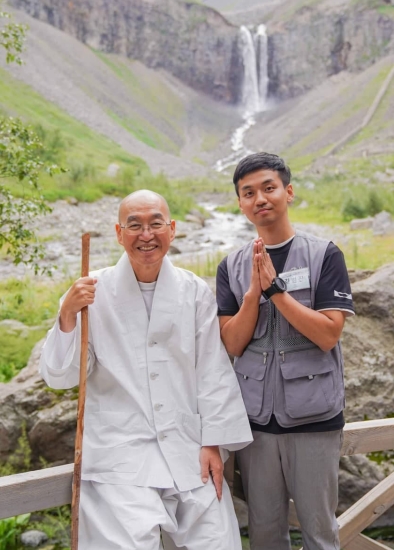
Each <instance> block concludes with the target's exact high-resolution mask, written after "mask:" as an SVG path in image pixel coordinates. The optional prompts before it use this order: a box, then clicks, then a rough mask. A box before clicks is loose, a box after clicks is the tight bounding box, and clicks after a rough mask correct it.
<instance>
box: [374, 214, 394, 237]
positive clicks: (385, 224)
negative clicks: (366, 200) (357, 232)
mask: <svg viewBox="0 0 394 550" xmlns="http://www.w3.org/2000/svg"><path fill="white" fill-rule="evenodd" d="M372 229H373V234H374V235H388V234H390V233H394V222H393V217H392V215H391V214H390V213H389V212H385V211H383V212H379V214H376V216H375V217H374V219H373V225H372Z"/></svg>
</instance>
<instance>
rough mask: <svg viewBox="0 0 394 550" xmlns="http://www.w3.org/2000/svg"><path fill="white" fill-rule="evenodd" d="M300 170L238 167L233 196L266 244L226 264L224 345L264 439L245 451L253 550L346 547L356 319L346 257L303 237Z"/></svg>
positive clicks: (261, 161)
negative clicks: (342, 521)
mask: <svg viewBox="0 0 394 550" xmlns="http://www.w3.org/2000/svg"><path fill="white" fill-rule="evenodd" d="M290 178H291V172H290V169H289V168H288V167H287V166H286V164H285V163H284V161H283V160H282V159H281V158H279V157H278V156H276V155H271V154H268V153H255V154H252V155H249V156H247V157H246V158H244V159H243V160H241V162H240V163H239V164H238V166H237V168H236V170H235V173H234V179H233V181H234V184H235V190H236V192H237V195H238V200H239V206H240V208H241V211H242V212H243V214H245V216H246V217H247V218H248V220H249V221H250V222H251V223H253V224H254V225H255V227H256V230H257V233H258V238H256V239H255V240H254V241H252V242H250V243H248V244H246V245H245V246H244V247H242V248H241V249H240V250H237V251H236V252H233V253H232V254H230V255H229V256H228V257H227V258H225V259H224V260H223V261H222V262H221V264H220V265H219V267H218V273H217V300H218V313H219V316H220V326H221V336H222V339H223V342H224V344H225V346H226V348H227V351H228V352H229V353H230V354H232V355H234V357H235V361H234V368H235V371H236V373H237V377H238V381H239V384H240V387H241V391H242V395H243V398H244V401H245V405H246V409H247V412H248V415H249V420H250V423H251V427H252V430H253V436H254V442H253V443H252V444H251V445H249V446H248V447H246V448H245V449H242V450H241V451H239V452H238V453H237V461H238V464H239V467H240V470H241V476H242V483H243V487H244V491H245V494H246V498H247V501H248V504H249V536H250V544H251V550H290V548H291V545H290V537H289V528H288V506H289V499H290V498H293V499H294V503H295V507H296V510H297V515H298V519H299V521H300V524H301V530H302V537H303V544H304V550H334V549H335V550H339V548H340V547H339V539H338V525H337V521H336V519H335V510H336V506H337V500H338V467H339V456H340V448H341V442H342V428H343V426H344V417H343V408H344V405H345V397H344V383H343V360H342V353H341V346H340V342H339V338H340V335H341V332H342V329H343V325H344V322H345V318H346V316H348V315H352V314H353V313H354V310H353V303H352V296H351V290H350V283H349V278H348V274H347V270H346V265H345V262H344V259H343V255H342V253H341V251H340V250H339V249H338V248H337V247H336V246H335V245H334V244H333V243H332V242H330V241H329V240H325V239H321V238H318V237H315V236H313V235H310V234H307V233H304V232H301V231H295V230H294V228H293V227H292V225H291V224H290V221H289V217H288V206H289V204H290V203H291V202H292V200H293V198H294V191H293V187H292V185H291V183H290Z"/></svg>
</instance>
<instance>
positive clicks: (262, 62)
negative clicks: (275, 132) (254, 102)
mask: <svg viewBox="0 0 394 550" xmlns="http://www.w3.org/2000/svg"><path fill="white" fill-rule="evenodd" d="M254 42H255V49H256V65H257V73H258V82H259V100H260V111H264V110H265V109H266V108H267V95H268V37H267V32H266V27H265V25H259V26H258V27H257V32H256V34H255V36H254Z"/></svg>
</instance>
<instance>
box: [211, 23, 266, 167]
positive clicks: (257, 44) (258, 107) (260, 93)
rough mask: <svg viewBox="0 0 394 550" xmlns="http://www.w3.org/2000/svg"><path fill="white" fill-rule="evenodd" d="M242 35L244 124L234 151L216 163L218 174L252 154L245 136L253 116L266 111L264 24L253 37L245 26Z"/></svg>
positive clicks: (233, 140)
mask: <svg viewBox="0 0 394 550" xmlns="http://www.w3.org/2000/svg"><path fill="white" fill-rule="evenodd" d="M239 32H240V45H241V51H242V58H243V64H244V80H243V85H242V99H241V105H242V109H243V115H242V118H243V121H244V122H243V124H242V125H241V126H239V127H238V128H237V129H236V130H235V132H234V133H233V135H232V136H231V150H232V151H233V152H232V153H230V155H228V156H227V157H225V158H223V159H221V160H218V161H217V162H216V164H215V170H217V171H218V172H223V170H225V169H226V168H228V167H229V166H232V165H233V164H236V163H237V162H238V161H240V160H241V158H243V157H244V156H246V155H248V154H250V153H252V152H253V151H251V150H249V149H247V148H246V147H245V145H244V137H245V134H246V132H247V131H248V130H249V128H251V127H252V126H253V125H254V124H256V119H255V117H254V115H255V114H256V113H259V112H261V111H264V110H265V109H266V108H267V106H266V103H267V94H268V47H267V33H266V28H265V25H259V26H258V27H257V30H256V32H255V33H254V36H252V33H251V32H250V30H249V29H248V28H247V27H245V26H244V25H242V26H241V27H240V30H239Z"/></svg>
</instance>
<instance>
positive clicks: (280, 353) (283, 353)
mask: <svg viewBox="0 0 394 550" xmlns="http://www.w3.org/2000/svg"><path fill="white" fill-rule="evenodd" d="M279 355H281V356H282V363H284V362H285V352H284V351H280V352H279Z"/></svg>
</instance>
